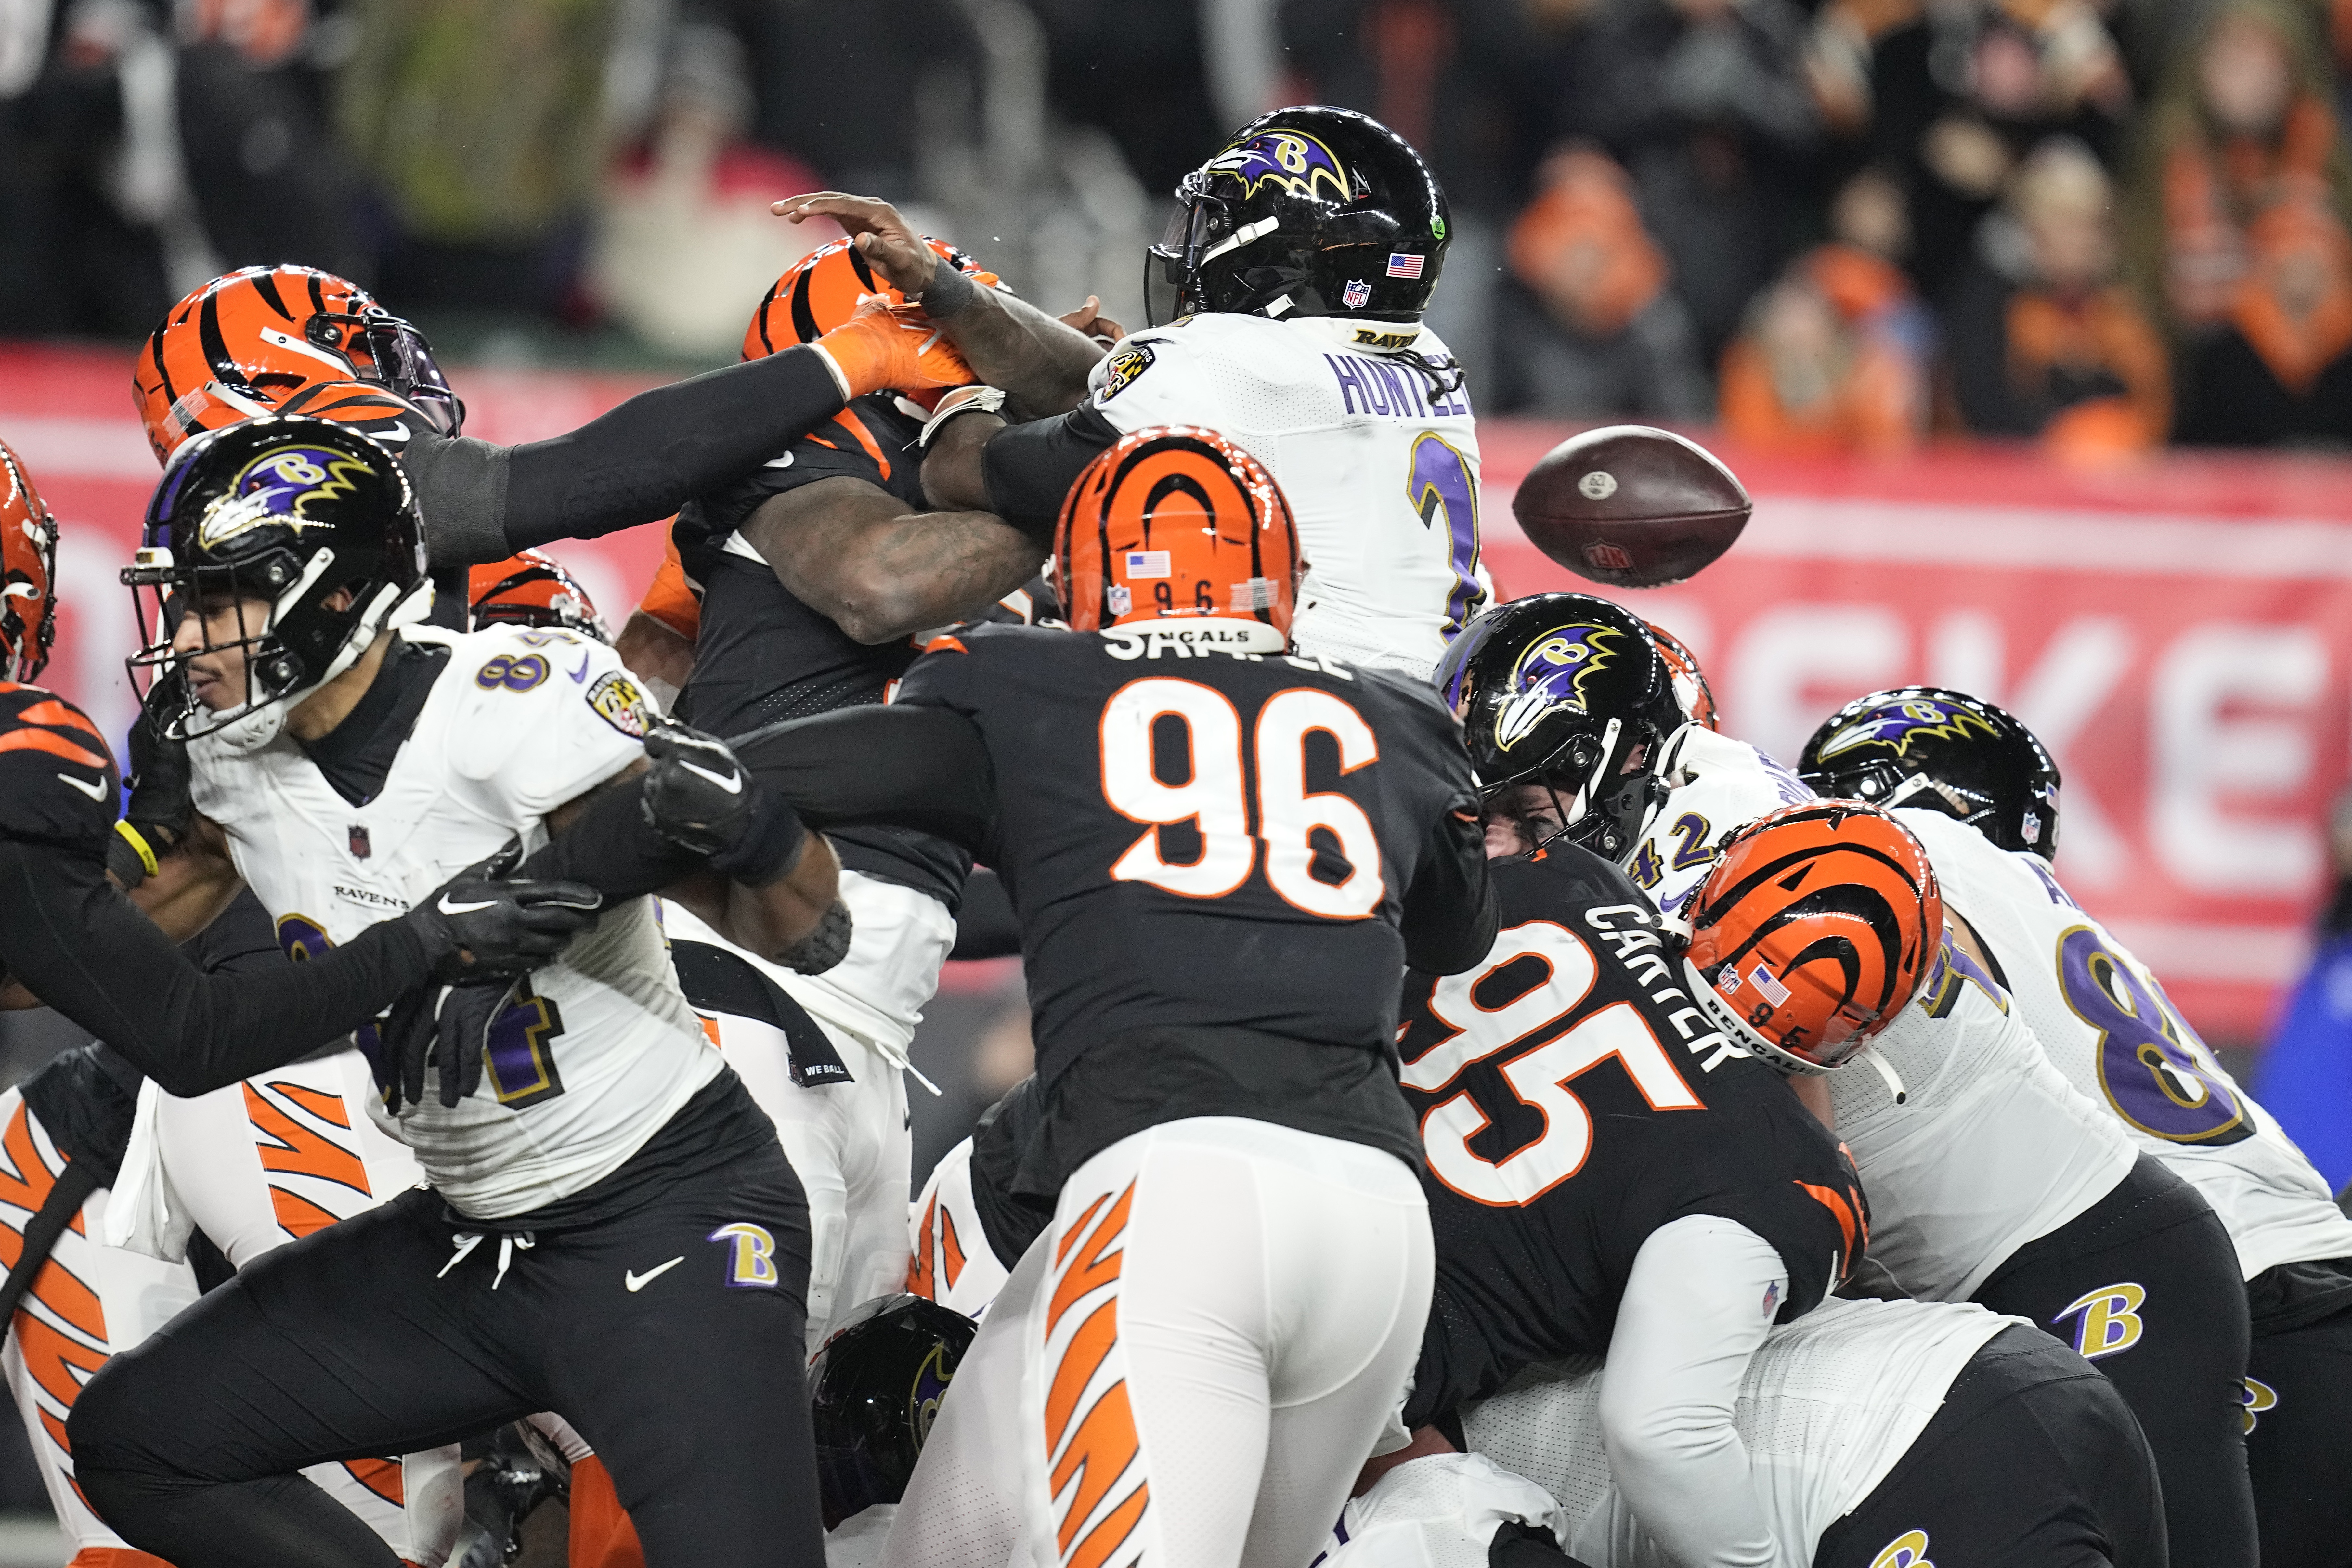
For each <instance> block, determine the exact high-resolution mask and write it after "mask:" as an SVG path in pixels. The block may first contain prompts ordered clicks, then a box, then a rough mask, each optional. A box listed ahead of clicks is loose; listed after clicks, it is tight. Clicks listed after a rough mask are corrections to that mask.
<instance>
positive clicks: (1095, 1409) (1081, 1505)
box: [1045, 1182, 1151, 1568]
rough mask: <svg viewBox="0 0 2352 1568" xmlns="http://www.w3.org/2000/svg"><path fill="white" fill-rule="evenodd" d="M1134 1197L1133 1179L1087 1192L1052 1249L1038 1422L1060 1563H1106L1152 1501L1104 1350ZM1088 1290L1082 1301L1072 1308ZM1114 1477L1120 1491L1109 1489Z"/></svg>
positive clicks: (1115, 1373)
mask: <svg viewBox="0 0 2352 1568" xmlns="http://www.w3.org/2000/svg"><path fill="white" fill-rule="evenodd" d="M1134 1204H1135V1184H1134V1183H1133V1182H1129V1184H1127V1186H1126V1188H1125V1189H1124V1190H1123V1191H1122V1192H1120V1193H1119V1194H1118V1197H1117V1198H1116V1199H1113V1200H1110V1201H1109V1202H1108V1205H1106V1202H1105V1200H1104V1199H1102V1198H1097V1199H1096V1200H1095V1202H1094V1203H1092V1204H1090V1205H1087V1208H1086V1210H1085V1211H1084V1212H1083V1213H1081V1214H1080V1215H1078V1217H1077V1220H1076V1223H1075V1224H1073V1225H1072V1226H1070V1228H1069V1230H1068V1231H1067V1232H1066V1233H1065V1235H1064V1236H1063V1237H1062V1241H1061V1244H1060V1246H1059V1247H1057V1248H1056V1249H1055V1259H1054V1276H1053V1291H1052V1295H1051V1298H1050V1300H1049V1304H1048V1306H1047V1309H1046V1314H1045V1352H1046V1361H1047V1363H1048V1364H1050V1365H1051V1366H1052V1367H1053V1369H1054V1370H1053V1373H1052V1375H1051V1376H1050V1377H1049V1378H1048V1379H1047V1380H1046V1394H1045V1453H1046V1457H1047V1458H1048V1459H1049V1460H1050V1461H1051V1464H1052V1471H1051V1477H1050V1482H1049V1488H1048V1489H1049V1491H1050V1494H1051V1495H1052V1496H1053V1497H1055V1498H1056V1499H1058V1500H1060V1511H1059V1515H1058V1517H1057V1520H1056V1527H1055V1540H1056V1542H1057V1543H1058V1545H1059V1546H1060V1548H1061V1555H1062V1563H1063V1564H1064V1568H1103V1565H1104V1564H1106V1563H1109V1562H1111V1560H1112V1559H1113V1558H1114V1557H1116V1556H1117V1555H1118V1552H1119V1550H1120V1548H1122V1547H1123V1546H1126V1545H1128V1544H1129V1542H1131V1540H1132V1538H1133V1537H1134V1535H1135V1530H1136V1526H1137V1525H1138V1524H1139V1523H1141V1522H1142V1520H1143V1516H1144V1513H1145V1511H1146V1510H1147V1509H1148V1508H1149V1507H1150V1500H1151V1489H1150V1485H1149V1483H1148V1482H1147V1481H1146V1479H1145V1478H1144V1476H1143V1473H1142V1471H1143V1466H1142V1464H1141V1453H1142V1447H1143V1445H1142V1440H1141V1438H1140V1437H1139V1436H1138V1435H1137V1433H1136V1429H1135V1413H1134V1411H1133V1409H1132V1408H1131V1407H1130V1406H1129V1403H1128V1390H1127V1380H1126V1379H1125V1378H1124V1377H1123V1376H1121V1375H1119V1371H1120V1368H1119V1366H1118V1365H1117V1364H1114V1359H1113V1358H1114V1352H1116V1351H1117V1349H1118V1282H1119V1264H1120V1262H1121V1260H1122V1259H1123V1258H1124V1257H1125V1253H1124V1251H1123V1250H1121V1249H1120V1248H1119V1247H1118V1243H1119V1241H1120V1239H1121V1238H1122V1237H1124V1236H1125V1235H1126V1233H1127V1223H1128V1217H1129V1214H1130V1213H1131V1212H1132V1211H1133V1208H1134ZM1097 1298H1099V1300H1098V1301H1097V1304H1096V1305H1094V1306H1093V1307H1092V1309H1091V1310H1088V1311H1086V1312H1074V1311H1073V1309H1074V1308H1076V1307H1077V1306H1078V1305H1079V1304H1080V1303H1081V1302H1086V1301H1089V1300H1096V1299H1097ZM1065 1320H1067V1321H1068V1324H1069V1328H1068V1331H1067V1332H1064V1323H1065ZM1106 1380H1108V1386H1103V1384H1105V1382H1106ZM1081 1406H1083V1407H1084V1413H1083V1414H1080V1408H1081ZM1122 1486H1125V1488H1126V1490H1125V1493H1124V1495H1118V1493H1119V1490H1120V1489H1121V1487H1122ZM1097 1516H1099V1517H1097ZM1090 1521H1091V1522H1092V1526H1093V1527H1092V1528H1091V1529H1088V1528H1087V1526H1088V1524H1089V1522H1090ZM1138 1544H1139V1543H1138Z"/></svg>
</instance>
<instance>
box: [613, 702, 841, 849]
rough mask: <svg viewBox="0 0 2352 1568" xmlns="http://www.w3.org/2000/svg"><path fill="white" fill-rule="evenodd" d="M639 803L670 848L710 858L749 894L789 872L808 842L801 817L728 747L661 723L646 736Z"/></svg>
mask: <svg viewBox="0 0 2352 1568" xmlns="http://www.w3.org/2000/svg"><path fill="white" fill-rule="evenodd" d="M646 761H647V762H649V763H652V764H653V765H652V767H651V768H650V769H649V770H648V771H647V773H646V777H645V784H644V793H643V795H641V797H640V798H641V799H642V800H643V802H644V805H645V814H646V823H647V824H648V825H649V826H651V827H652V828H653V829H654V831H655V832H656V833H658V834H660V835H661V836H662V837H665V838H667V839H668V840H669V841H670V842H671V843H673V844H677V845H681V846H683V847H686V848H688V849H691V850H693V851H694V852H695V853H696V854H698V855H703V856H707V857H709V861H710V868H711V869H712V870H714V871H716V872H718V873H719V875H721V876H723V877H727V878H730V879H733V880H735V881H738V882H741V883H743V884H744V885H745V886H746V887H752V888H758V887H764V886H765V885H766V884H768V883H770V882H772V881H774V880H775V879H777V878H779V877H782V876H783V875H785V874H786V873H787V872H789V871H790V870H792V868H793V865H794V864H795V863H796V862H797V861H798V860H799V859H800V853H801V845H802V843H803V840H805V839H806V838H807V837H808V829H807V828H806V827H805V826H803V825H802V822H801V819H800V814H799V813H797V812H795V811H794V810H793V808H792V806H791V805H788V804H787V803H786V802H785V800H784V798H783V797H782V795H778V794H776V793H775V791H773V790H772V789H770V788H769V787H768V786H767V785H765V784H761V782H760V780H759V778H758V777H757V776H756V775H755V774H753V773H752V772H751V770H750V769H749V768H746V767H745V766H744V765H743V764H742V763H740V761H738V760H737V759H736V756H735V753H734V752H731V751H730V750H728V748H727V742H724V741H721V740H719V739H718V738H717V737H716V736H713V735H706V734H703V733H702V732H701V731H698V730H689V729H688V728H687V727H686V726H685V725H683V724H674V723H668V722H664V723H662V724H660V725H658V726H657V727H656V729H655V730H654V731H653V733H651V734H649V735H647V736H646Z"/></svg>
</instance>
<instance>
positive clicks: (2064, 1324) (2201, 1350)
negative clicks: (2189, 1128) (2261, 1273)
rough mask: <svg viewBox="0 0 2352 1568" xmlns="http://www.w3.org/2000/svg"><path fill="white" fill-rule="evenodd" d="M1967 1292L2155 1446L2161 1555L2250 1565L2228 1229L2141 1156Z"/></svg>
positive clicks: (2236, 1294) (2243, 1334)
mask: <svg viewBox="0 0 2352 1568" xmlns="http://www.w3.org/2000/svg"><path fill="white" fill-rule="evenodd" d="M1974 1300H1977V1301H1979V1302H1980V1303H1982V1304H1983V1305H1985V1306H1987V1307H1990V1308H1991V1309H1992V1310H1994V1311H1996V1312H2013V1313H2015V1314H2016V1315H2017V1316H2019V1317H2021V1318H2024V1319H2026V1320H2028V1321H2032V1322H2034V1323H2037V1324H2039V1325H2041V1327H2042V1330H2043V1331H2045V1332H2048V1333H2050V1334H2053V1335H2054V1336H2056V1337H2057V1338H2059V1339H2061V1340H2063V1341H2064V1342H2066V1343H2067V1344H2069V1345H2072V1346H2074V1348H2075V1349H2076V1350H2078V1351H2079V1352H2081V1353H2082V1354H2083V1355H2084V1357H2085V1358H2087V1359H2088V1360H2089V1361H2090V1362H2091V1363H2092V1364H2093V1365H2095V1366H2096V1367H2097V1368H2098V1369H2099V1370H2100V1371H2101V1372H2103V1373H2106V1374H2107V1377H2108V1379H2109V1381H2111V1382H2112V1383H2114V1384H2115V1385H2116V1391H2117V1392H2119V1393H2120V1394H2122V1395H2123V1396H2124V1402H2125V1403H2126V1404H2127V1405H2130V1406H2131V1409H2132V1414H2133V1415H2136V1416H2137V1417H2138V1418H2139V1425H2140V1430H2141V1431H2143V1432H2145V1433H2146V1434H2147V1446H2148V1448H2149V1450H2150V1451H2151V1452H2153V1453H2154V1454H2155V1455H2156V1468H2157V1473H2158V1475H2159V1476H2160V1477H2161V1478H2162V1479H2163V1482H2164V1514H2165V1523H2166V1528H2167V1533H2168V1536H2169V1538H2170V1541H2171V1547H2172V1561H2173V1562H2174V1563H2178V1564H2179V1565H2180V1568H2254V1564H2255V1563H2256V1562H2257V1561H2258V1560H2259V1558H2258V1553H2257V1552H2256V1547H2255V1533H2254V1498H2253V1489H2252V1485H2251V1483H2250V1481H2249V1479H2248V1477H2247V1472H2246V1439H2245V1415H2244V1410H2245V1384H2244V1382H2243V1379H2244V1377H2245V1374H2246V1356H2247V1345H2248V1341H2249V1337H2250V1332H2251V1331H2250V1329H2249V1327H2248V1315H2247V1309H2246V1287H2245V1281H2244V1279H2242V1277H2241V1276H2240V1274H2239V1271H2238V1253H2237V1248H2236V1247H2233V1246H2231V1242H2230V1235H2229V1232H2228V1231H2227V1230H2225V1229H2223V1228H2222V1226H2221V1220H2220V1218H2219V1217H2217V1216H2216V1215H2214V1213H2213V1210H2212V1208H2211V1206H2210V1205H2208V1204H2207V1203H2206V1202H2205V1200H2204V1198H2203V1197H2201V1196H2200V1195H2199V1194H2198V1192H2197V1190H2196V1189H2195V1188H2194V1187H2191V1186H2190V1185H2189V1184H2188V1183H2186V1182H2184V1181H2182V1180H2181V1179H2180V1178H2179V1177H2178V1176H2176V1175H2174V1174H2173V1173H2171V1172H2169V1171H2168V1170H2166V1169H2165V1168H2164V1167H2163V1166H2162V1165H2161V1164H2159V1163H2157V1161H2155V1160H2154V1159H2152V1158H2150V1157H2149V1156H2148V1155H2146V1154H2142V1155H2141V1156H2140V1157H2139V1159H2138V1162H2137V1163H2136V1164H2134V1165H2133V1167H2132V1169H2131V1172H2130V1173H2129V1174H2127V1175H2126V1177H2125V1178H2124V1179H2123V1181H2121V1182H2120V1183H2118V1184H2116V1190H2115V1191H2114V1192H2112V1193H2109V1194H2107V1195H2106V1196H2105V1197H2104V1198H2101V1199H2100V1200H2099V1201H2098V1202H2097V1203H2096V1204H2094V1205H2092V1206H2091V1207H2090V1208H2089V1209H2088V1210H2086V1211H2085V1212H2084V1213H2083V1214H2081V1215H2077V1216H2075V1217H2074V1219H2072V1220H2069V1221H2068V1222H2067V1223H2066V1224H2064V1225H2063V1226H2059V1227H2058V1228H2057V1229H2056V1230H2054V1231H2052V1232H2051V1233H2050V1234H2049V1235H2048V1236H2045V1237H2039V1238H2038V1239H2036V1240H2033V1241H2031V1242H2028V1243H2027V1244H2026V1245H2025V1246H2023V1247H2020V1248H2019V1249H2018V1250H2017V1252H2016V1253H2015V1254H2014V1255H2012V1256H2011V1258H2010V1259H2009V1260H2008V1261H2007V1262H2006V1263H2003V1264H2002V1265H2001V1266H2000V1268H1999V1269H1998V1270H1996V1271H1995V1272H1994V1274H1993V1276H1992V1277H1991V1278H1990V1279H1987V1280H1986V1281H1985V1283H1984V1285H1983V1287H1982V1288H1981V1289H1979V1290H1978V1291H1977V1293H1976V1296H1975V1298H1974ZM1942 1568H1948V1564H1946V1565H1942Z"/></svg>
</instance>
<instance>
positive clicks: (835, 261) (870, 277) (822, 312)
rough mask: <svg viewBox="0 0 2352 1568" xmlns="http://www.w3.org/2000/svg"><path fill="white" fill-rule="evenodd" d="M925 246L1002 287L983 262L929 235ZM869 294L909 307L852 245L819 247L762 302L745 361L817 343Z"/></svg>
mask: <svg viewBox="0 0 2352 1568" xmlns="http://www.w3.org/2000/svg"><path fill="white" fill-rule="evenodd" d="M923 243H924V244H925V245H928V246H929V247H931V253H932V254H933V255H935V256H937V257H938V258H940V260H941V261H944V262H946V263H947V264H948V265H949V266H950V267H952V268H955V269H956V270H957V271H959V272H961V273H963V274H964V275H965V276H966V277H968V278H970V279H971V280H972V281H973V282H975V283H978V284H982V285H983V286H985V287H987V288H990V289H996V288H1001V287H1003V285H1002V284H1001V283H1000V282H999V281H998V280H997V277H996V274H995V273H993V272H985V271H982V269H981V265H980V263H979V262H977V261H974V260H973V259H972V258H971V257H969V256H966V255H965V254H964V253H963V252H962V251H961V250H958V249H957V248H956V247H954V246H952V245H949V244H946V243H944V242H943V241H940V240H936V239H933V238H931V237H929V235H925V236H924V237H923ZM869 294H879V295H880V296H882V297H883V298H884V299H886V300H889V301H890V303H892V304H893V305H903V304H905V303H906V302H907V297H906V296H905V295H904V294H901V293H900V292H898V289H894V288H892V287H891V286H890V281H889V279H887V278H882V277H879V276H877V274H876V273H875V271H874V269H873V268H871V267H869V266H867V265H866V258H865V257H863V256H862V255H860V254H858V250H857V247H856V246H855V245H853V244H851V243H850V242H849V241H848V240H846V239H836V240H835V241H834V242H833V243H832V244H830V245H823V246H819V247H817V248H816V249H814V250H812V251H810V252H809V253H808V254H807V255H806V256H803V257H802V258H800V259H799V260H798V261H795V262H793V264H792V265H791V266H790V267H787V268H784V275H783V276H782V278H779V279H776V281H775V282H774V284H772V286H771V287H770V288H769V289H768V292H767V293H766V295H764V296H763V297H762V298H761V300H760V308H759V309H758V310H754V311H752V312H751V326H750V327H749V328H748V329H746V330H745V331H744V333H743V357H744V358H745V359H747V360H751V359H765V358H767V356H768V355H770V354H772V353H778V352H779V351H781V350H783V349H788V348H793V347H795V346H797V345H799V344H801V343H813V342H816V341H817V339H819V338H821V337H823V336H824V334H825V333H827V332H829V331H833V329H834V328H835V327H838V326H842V325H844V324H845V323H846V322H847V321H848V320H849V318H850V316H851V315H852V314H853V313H855V312H856V310H857V301H858V300H862V299H864V298H866V296H867V295H869Z"/></svg>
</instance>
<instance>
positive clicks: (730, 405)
mask: <svg viewBox="0 0 2352 1568" xmlns="http://www.w3.org/2000/svg"><path fill="white" fill-rule="evenodd" d="M843 402H844V399H843V397H842V394H841V384H840V383H838V382H836V381H835V379H834V377H833V372H832V371H831V370H829V369H828V368H826V366H825V363H824V359H823V358H822V357H821V356H819V355H818V354H816V353H812V352H810V351H808V350H807V349H804V348H791V349H786V350H785V351H784V352H783V353H778V354H770V355H769V356H767V357H766V358H764V359H756V360H751V361H748V362H746V363H742V364H734V365H729V366H728V367H727V368H725V369H724V370H714V371H712V372H710V373H709V374H706V375H698V376H694V377H691V378H689V379H688V380H686V381H680V382H675V383H672V384H670V385H667V386H657V387H656V388H654V389H653V390H652V391H650V392H641V393H639V394H638V395H636V396H635V397H632V398H630V399H629V400H628V401H627V402H625V403H624V404H622V405H620V406H619V407H617V408H614V409H613V410H612V411H611V412H609V413H606V414H602V415H599V416H597V417H595V418H593V419H591V420H590V421H589V422H588V423H587V424H585V425H583V426H580V427H579V428H578V429H576V430H572V431H567V432H566V433H565V434H563V435H561V436H557V437H551V438H550V439H548V440H545V441H531V442H528V443H526V444H524V445H522V446H520V447H493V446H491V445H489V444H488V443H487V442H481V441H474V440H457V441H435V442H418V441H412V442H411V443H410V444H409V449H408V451H407V452H406V453H405V454H404V459H405V464H406V467H407V468H408V470H409V477H410V479H412V480H413V481H414V482H415V485H416V489H417V499H418V500H419V501H420V502H421V503H422V504H423V507H424V510H425V516H426V517H427V518H428V519H431V520H432V521H433V556H434V561H435V563H436V564H451V563H475V562H482V561H496V560H498V559H499V558H500V557H501V556H505V555H510V554H512V553H513V552H516V551H518V550H522V549H526V548H528V547H530V546H533V545H541V544H547V543H551V542H554V541H555V540H559V539H593V538H595V537H596V536H598V535H599V534H605V533H611V532H613V531H614V530H616V529H623V528H632V527H635V526H636V525H637V524H639V523H646V522H658V521H661V520H662V519H663V518H666V517H667V516H669V515H670V514H671V513H673V512H675V511H676V510H677V509H678V508H679V507H680V506H681V505H683V504H685V501H686V500H687V498H688V497H689V496H693V495H697V494H699V493H700V492H702V491H704V490H708V489H715V488H717V487H718V486H720V485H724V484H727V483H730V481H732V480H735V479H740V478H742V477H743V475H745V474H747V473H749V472H751V470H752V469H754V468H758V467H759V466H760V465H761V463H764V462H766V461H767V460H768V459H769V458H772V457H774V456H775V455H776V454H777V453H778V452H780V451H782V449H783V448H784V447H786V446H787V445H789V444H790V443H791V442H792V440H793V437H797V436H799V435H800V434H801V433H802V432H803V431H804V430H806V429H807V428H808V427H809V426H812V425H814V424H816V423H817V422H818V421H819V420H821V419H824V418H825V417H827V416H830V415H832V414H835V413H836V412H838V411H839V410H840V408H841V407H842V405H843Z"/></svg>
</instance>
